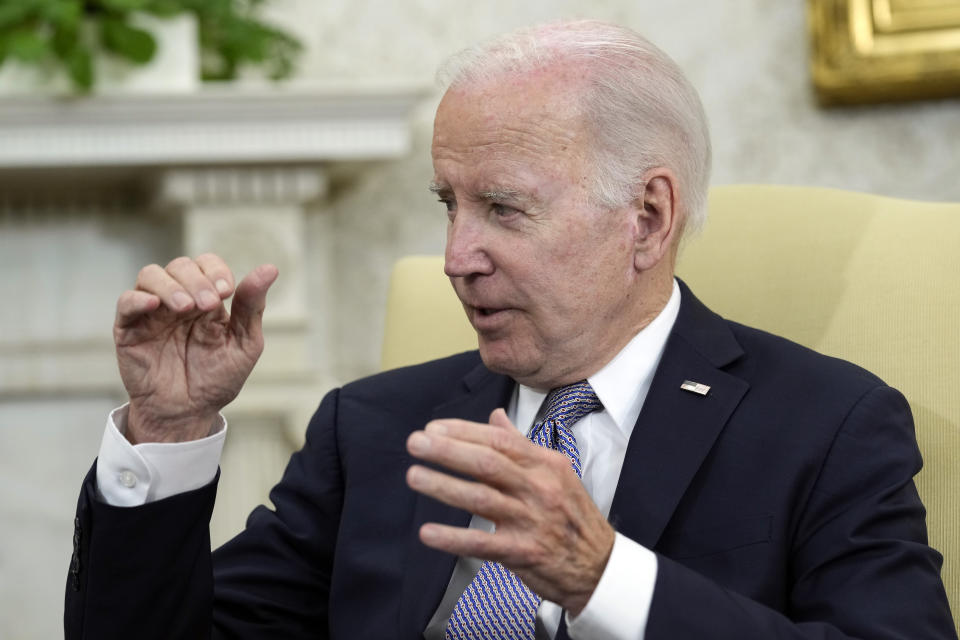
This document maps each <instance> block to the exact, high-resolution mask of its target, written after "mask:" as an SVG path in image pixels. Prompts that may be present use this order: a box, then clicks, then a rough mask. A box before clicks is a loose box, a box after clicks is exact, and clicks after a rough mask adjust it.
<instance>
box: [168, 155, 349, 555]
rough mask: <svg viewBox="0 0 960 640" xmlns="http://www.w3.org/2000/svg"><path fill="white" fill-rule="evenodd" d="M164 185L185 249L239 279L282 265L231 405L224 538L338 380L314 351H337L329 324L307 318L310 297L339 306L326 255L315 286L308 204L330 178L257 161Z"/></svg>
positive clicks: (217, 533)
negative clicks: (250, 368) (260, 338)
mask: <svg viewBox="0 0 960 640" xmlns="http://www.w3.org/2000/svg"><path fill="white" fill-rule="evenodd" d="M161 184H162V186H161V198H162V203H163V205H164V206H165V207H166V208H169V209H171V211H170V212H171V213H174V214H176V215H179V216H180V218H181V220H182V228H183V249H184V253H185V254H186V255H189V256H191V257H196V256H198V255H200V254H202V253H207V252H212V253H216V254H218V255H220V256H221V257H222V258H223V259H224V260H225V261H226V263H227V264H228V265H229V266H230V268H231V269H232V270H233V272H234V276H235V278H236V280H237V282H239V281H240V279H241V278H242V277H243V276H244V275H246V274H247V273H249V272H250V271H251V270H252V269H253V268H254V267H256V266H257V265H259V264H263V263H266V262H269V263H272V264H274V265H276V266H277V267H278V269H279V271H280V276H279V277H278V279H277V281H276V282H275V283H274V285H273V287H271V289H270V292H269V294H268V296H267V310H266V312H265V313H264V317H263V324H264V340H265V348H264V352H263V355H262V356H261V358H260V361H259V362H258V363H257V366H256V368H255V369H254V373H253V374H252V375H251V377H250V379H249V380H248V381H247V384H246V385H245V386H244V390H243V392H242V393H241V394H240V396H239V397H238V399H237V400H236V401H235V402H234V403H232V404H231V405H230V406H229V407H228V408H227V410H226V412H225V413H226V415H227V419H228V421H229V423H230V436H229V438H228V439H227V445H226V447H225V450H224V458H223V461H222V465H221V466H222V474H223V475H222V480H221V484H220V490H219V497H218V500H217V508H216V511H215V512H214V520H213V524H212V529H211V535H212V536H213V538H214V544H217V543H219V542H222V541H224V540H225V539H226V538H228V537H229V536H230V535H232V534H233V533H236V532H237V531H239V530H240V528H242V526H243V521H244V518H245V517H246V514H247V513H248V512H249V511H250V509H251V508H253V507H254V506H255V505H256V504H259V503H262V502H265V501H266V499H267V490H268V489H269V488H270V486H272V484H273V483H275V482H276V481H277V479H279V477H280V475H281V473H282V471H283V468H284V466H285V464H286V461H287V459H288V457H289V456H290V454H291V453H292V451H293V450H294V449H295V448H296V447H297V446H298V445H299V444H300V441H301V438H302V435H301V434H302V433H303V430H304V428H305V427H306V423H307V420H308V419H309V416H310V415H311V414H312V412H313V411H314V410H315V409H316V406H317V401H318V397H319V395H320V394H321V393H322V391H323V390H324V389H325V388H326V387H327V386H329V383H330V380H331V372H330V370H329V368H328V367H326V366H325V363H326V362H328V361H329V359H325V358H323V357H321V358H320V359H319V360H318V359H316V358H314V357H313V354H314V353H316V352H317V350H318V349H317V345H316V343H317V342H319V345H320V347H319V351H320V353H321V354H323V353H328V352H329V351H330V349H329V340H330V335H329V331H328V325H327V324H326V323H325V322H323V321H322V320H321V321H320V322H317V319H313V321H311V319H310V318H308V316H307V304H306V301H307V296H310V297H311V298H313V299H316V298H317V297H318V296H320V297H322V298H323V297H326V299H325V300H324V301H325V302H326V304H324V307H325V308H330V309H333V308H336V306H335V301H334V300H333V299H332V297H329V296H330V292H331V291H332V290H333V283H332V281H331V280H332V278H333V277H334V273H333V268H332V267H333V265H332V264H330V263H329V262H326V261H324V260H321V264H324V265H325V267H326V269H324V270H323V272H322V273H321V274H311V276H312V277H311V281H312V286H311V290H310V291H307V287H306V280H307V274H306V269H307V260H306V244H305V234H304V231H305V220H304V216H305V212H304V206H305V205H307V204H310V203H313V202H315V201H317V200H319V199H322V198H323V197H324V195H325V194H326V186H327V183H326V177H325V175H324V174H323V173H322V170H321V169H319V168H318V167H315V166H314V167H287V166H270V167H257V166H254V167H218V168H194V169H171V170H168V171H166V172H164V174H163V175H162V182H161ZM326 257H329V255H328V256H326ZM312 263H313V264H314V265H315V264H316V263H317V260H316V257H314V259H313V260H312ZM318 285H319V286H318ZM318 325H319V326H320V329H319V331H318V330H317V326H318ZM311 329H313V332H311Z"/></svg>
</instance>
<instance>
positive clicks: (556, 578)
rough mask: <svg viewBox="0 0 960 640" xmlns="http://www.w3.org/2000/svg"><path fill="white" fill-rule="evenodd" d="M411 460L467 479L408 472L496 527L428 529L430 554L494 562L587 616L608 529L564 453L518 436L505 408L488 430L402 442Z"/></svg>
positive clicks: (462, 426) (417, 484) (466, 429)
mask: <svg viewBox="0 0 960 640" xmlns="http://www.w3.org/2000/svg"><path fill="white" fill-rule="evenodd" d="M407 449H408V450H409V451H410V453H411V454H412V455H414V456H416V457H417V458H420V459H422V460H426V461H428V462H434V463H437V464H440V465H443V466H444V467H446V468H448V469H451V470H454V471H459V472H461V473H465V474H467V475H469V476H471V477H473V478H474V479H475V480H476V481H475V482H471V481H468V480H462V479H460V478H455V477H453V476H450V475H447V474H445V473H441V472H439V471H434V470H433V469H429V468H427V467H425V466H422V465H413V466H412V467H410V469H409V471H408V472H407V483H408V484H409V485H410V487H411V488H412V489H414V490H416V491H419V492H420V493H423V494H425V495H428V496H431V497H433V498H436V499H437V500H440V501H441V502H445V503H447V504H449V505H452V506H455V507H459V508H461V509H465V510H467V511H469V512H471V513H474V514H476V515H480V516H483V517H484V518H486V519H488V520H490V521H492V522H493V523H494V524H495V525H496V531H495V532H494V533H487V532H485V531H478V530H476V529H469V528H461V527H451V526H447V525H441V524H437V523H427V524H424V525H423V526H422V527H421V528H420V539H421V541H422V542H423V543H424V544H426V545H427V546H430V547H434V548H436V549H441V550H443V551H448V552H450V553H454V554H457V555H462V556H470V557H473V558H481V559H484V560H494V561H497V562H500V563H502V564H503V565H504V566H505V567H507V568H508V569H510V570H512V571H513V572H514V573H516V574H517V575H518V576H520V578H521V579H522V580H523V581H524V583H525V584H526V585H527V586H528V587H530V588H531V589H533V591H535V592H536V593H537V594H539V595H540V596H541V597H543V598H546V599H547V600H551V601H552V602H556V603H557V604H559V605H560V606H562V607H563V608H564V609H567V610H568V611H570V612H571V614H573V615H577V614H579V613H580V611H581V610H583V607H585V606H586V604H587V602H588V601H589V599H590V596H591V595H592V594H593V591H594V589H595V588H596V586H597V584H598V583H599V582H600V577H601V576H602V575H603V571H604V569H605V568H606V566H607V560H608V559H609V557H610V551H611V550H612V549H613V541H614V537H615V534H614V531H613V528H612V527H611V526H610V525H609V523H607V521H606V519H605V518H604V517H603V514H601V513H600V511H599V510H598V509H597V507H596V505H595V504H594V503H593V500H591V498H590V496H589V494H587V491H586V489H584V488H583V484H582V483H581V482H580V478H578V477H577V474H576V473H575V472H574V471H573V469H571V468H570V460H569V459H568V458H567V457H566V456H564V455H563V454H561V453H558V452H557V451H553V450H550V449H545V448H543V447H539V446H537V445H535V444H534V443H532V442H531V441H530V440H528V439H526V438H524V437H523V436H522V435H521V434H520V433H519V432H518V431H517V429H516V428H515V427H514V426H513V425H512V424H511V423H510V420H509V419H508V418H507V415H506V413H505V412H504V411H503V409H497V410H496V411H494V412H493V413H492V414H491V415H490V424H478V423H474V422H468V421H466V420H452V419H451V420H435V421H433V422H430V423H429V424H427V426H426V427H425V428H424V430H423V431H415V432H414V433H413V434H411V435H410V437H409V438H408V439H407Z"/></svg>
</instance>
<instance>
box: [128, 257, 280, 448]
mask: <svg viewBox="0 0 960 640" xmlns="http://www.w3.org/2000/svg"><path fill="white" fill-rule="evenodd" d="M276 278H277V269H276V267H274V266H273V265H261V266H260V267H257V268H256V269H254V270H253V271H252V272H251V273H250V274H249V275H248V276H247V277H246V278H244V279H243V280H242V281H241V282H240V284H239V285H237V287H236V291H234V280H233V274H232V273H230V269H229V268H227V265H226V264H225V263H224V262H223V260H221V259H220V258H219V257H218V256H215V255H213V254H204V255H202V256H199V257H198V258H197V259H196V260H191V259H190V258H177V259H175V260H173V261H172V262H170V263H169V264H168V265H167V266H166V268H162V267H160V266H158V265H155V264H153V265H149V266H146V267H144V268H143V269H141V270H140V274H139V275H138V277H137V283H136V288H135V289H133V290H130V291H126V292H124V293H123V294H122V295H121V296H120V298H119V300H118V301H117V317H116V321H115V323H114V327H113V338H114V342H115V344H116V348H117V363H118V365H119V368H120V377H121V378H122V380H123V384H124V386H125V387H126V389H127V393H128V394H129V395H130V413H129V417H128V421H127V438H128V439H130V441H131V442H177V441H184V440H195V439H197V438H202V437H204V436H205V435H207V432H208V430H209V429H210V425H211V424H212V423H213V420H214V418H215V416H216V414H217V412H218V411H219V410H220V409H221V408H223V406H224V405H226V404H227V403H229V402H230V401H231V400H233V399H234V398H235V397H236V395H237V394H238V393H239V392H240V388H241V387H242V386H243V383H244V381H245V380H246V379H247V376H248V375H250V371H251V370H253V365H254V364H255V363H256V361H257V358H259V357H260V353H261V351H262V350H263V331H262V328H261V318H262V316H263V310H264V307H265V305H266V296H267V289H269V288H270V285H271V284H273V282H274V280H276ZM231 294H234V298H233V305H232V307H231V313H229V314H228V313H227V310H226V308H225V307H224V304H223V302H222V300H223V299H224V298H226V297H229V296H230V295H231Z"/></svg>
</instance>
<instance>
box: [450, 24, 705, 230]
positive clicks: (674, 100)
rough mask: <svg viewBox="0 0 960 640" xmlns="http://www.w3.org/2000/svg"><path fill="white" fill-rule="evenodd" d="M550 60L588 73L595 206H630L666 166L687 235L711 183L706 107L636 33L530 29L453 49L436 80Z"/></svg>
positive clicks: (469, 79)
mask: <svg viewBox="0 0 960 640" xmlns="http://www.w3.org/2000/svg"><path fill="white" fill-rule="evenodd" d="M556 63H573V64H576V65H578V66H579V67H580V68H582V70H583V71H584V73H585V74H586V77H587V84H586V89H584V90H582V91H581V94H580V95H579V99H580V107H581V110H582V113H583V115H584V117H585V119H586V123H587V126H588V127H590V129H591V131H590V133H591V134H592V136H593V139H594V150H593V151H594V154H595V157H594V162H595V164H596V185H595V191H594V196H595V198H596V200H597V201H598V202H599V204H601V205H603V206H607V207H610V208H615V207H620V206H623V205H625V204H627V203H628V202H630V201H632V200H633V199H634V198H636V197H637V196H638V195H639V194H638V193H637V190H638V187H639V186H640V185H641V183H642V176H643V174H644V173H645V172H647V171H649V170H650V169H653V168H656V167H666V168H669V169H671V170H672V171H674V173H675V174H676V175H677V178H678V182H679V185H677V190H678V194H679V197H680V200H681V203H682V208H681V210H683V211H685V212H686V213H685V219H684V220H682V222H681V223H682V224H683V225H684V232H685V233H689V232H692V231H696V230H698V229H699V228H700V227H702V225H703V222H704V220H705V219H706V213H707V211H706V199H707V186H708V184H709V180H710V134H709V131H708V128H707V118H706V114H705V113H704V111H703V105H702V104H701V103H700V98H699V96H698V95H697V91H696V89H694V88H693V85H691V84H690V82H689V80H687V78H686V77H685V76H684V75H683V72H682V71H681V70H680V67H678V66H677V64H676V63H675V62H674V61H673V60H672V59H671V58H670V57H669V56H668V55H667V54H666V53H664V52H663V51H661V50H660V49H659V48H657V47H656V45H654V44H653V43H651V42H650V41H649V40H647V39H646V38H644V37H643V36H641V35H640V34H638V33H636V32H634V31H632V30H630V29H627V28H625V27H620V26H617V25H612V24H608V23H605V22H599V21H594V20H583V21H576V22H561V23H555V24H546V25H538V26H534V27H528V28H525V29H520V30H518V31H513V32H510V33H507V34H504V35H501V36H498V37H496V38H494V39H493V40H490V41H487V42H483V43H480V44H478V45H475V46H473V47H470V48H468V49H465V50H463V51H461V52H460V53H457V54H455V55H453V56H452V57H450V58H449V59H448V60H447V61H446V62H445V63H444V64H443V65H442V66H441V67H440V70H439V72H438V73H437V79H438V81H439V82H440V83H441V84H442V85H443V86H444V87H452V86H466V85H468V84H473V83H484V82H489V81H493V80H496V79H497V78H499V77H502V76H503V75H504V74H511V73H524V72H526V71H531V70H533V69H536V68H543V67H546V66H549V65H552V64H556Z"/></svg>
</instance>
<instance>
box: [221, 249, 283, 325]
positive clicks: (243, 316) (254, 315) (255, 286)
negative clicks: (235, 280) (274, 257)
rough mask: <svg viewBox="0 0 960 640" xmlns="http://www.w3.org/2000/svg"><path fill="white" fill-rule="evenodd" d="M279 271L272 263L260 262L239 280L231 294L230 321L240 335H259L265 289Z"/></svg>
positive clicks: (264, 303) (265, 294)
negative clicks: (260, 263)
mask: <svg viewBox="0 0 960 640" xmlns="http://www.w3.org/2000/svg"><path fill="white" fill-rule="evenodd" d="M279 273H280V272H279V271H278V270H277V268H276V267H275V266H273V265H272V264H262V265H260V266H259V267H257V268H256V269H254V270H253V271H251V272H250V273H249V274H247V276H246V277H245V278H244V279H243V280H241V281H240V284H238V285H237V290H236V292H235V293H234V294H233V304H232V305H231V307H230V322H231V324H233V325H234V327H235V328H237V329H239V330H240V332H241V335H245V336H259V335H260V333H261V331H262V327H263V310H264V309H265V308H266V306H267V290H268V289H269V288H270V285H272V284H273V283H274V281H275V280H276V279H277V276H278V275H279Z"/></svg>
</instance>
